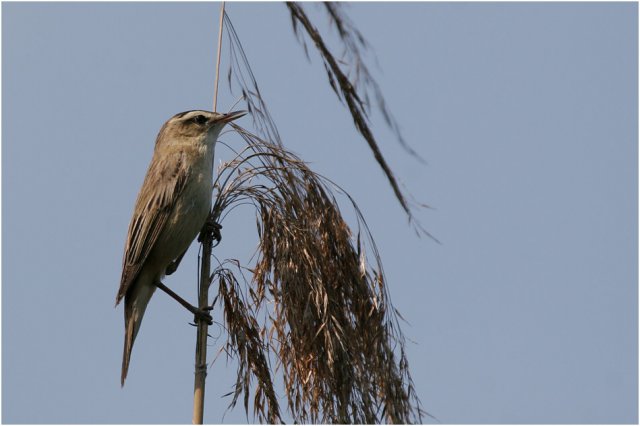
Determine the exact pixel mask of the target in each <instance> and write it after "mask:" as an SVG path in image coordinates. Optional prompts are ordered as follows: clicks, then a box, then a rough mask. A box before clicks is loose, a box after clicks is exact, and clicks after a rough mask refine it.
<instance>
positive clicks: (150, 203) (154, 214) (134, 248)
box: [116, 155, 191, 305]
mask: <svg viewBox="0 0 640 426" xmlns="http://www.w3.org/2000/svg"><path fill="white" fill-rule="evenodd" d="M154 160H155V159H154ZM190 173H191V169H190V167H188V166H187V163H186V161H185V159H184V156H183V155H168V156H165V157H164V158H163V159H162V160H161V161H152V162H151V165H150V166H149V170H148V171H147V176H146V177H145V179H144V183H143V184H142V189H141V190H140V194H139V195H138V199H137V201H136V207H135V209H134V213H133V217H132V218H131V223H130V224H129V232H128V234H127V243H126V245H125V249H124V258H123V260H122V277H121V278H120V289H119V290H118V295H117V297H116V305H117V304H118V303H120V301H121V300H122V298H123V297H124V295H125V294H126V293H127V289H128V288H129V286H130V285H131V283H132V282H133V281H134V280H135V279H136V278H137V276H138V274H139V272H140V269H141V267H142V265H143V264H144V262H145V260H146V259H147V257H148V256H149V253H150V251H151V249H152V248H153V246H154V245H155V243H156V241H157V240H158V235H160V233H161V232H162V230H163V228H164V225H165V223H166V221H167V218H168V217H169V216H170V215H171V212H172V210H173V208H174V206H175V204H176V200H177V199H178V197H179V196H180V194H181V193H182V192H183V191H184V188H185V186H186V183H187V180H188V178H189V175H190Z"/></svg>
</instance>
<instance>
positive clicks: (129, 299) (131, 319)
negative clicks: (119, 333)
mask: <svg viewBox="0 0 640 426" xmlns="http://www.w3.org/2000/svg"><path fill="white" fill-rule="evenodd" d="M154 290H155V286H153V285H145V284H143V283H141V282H136V283H134V285H133V286H131V288H130V289H129V291H128V292H127V294H126V296H125V298H124V349H123V352H122V374H121V376H120V386H124V381H125V379H126V378H127V372H128V371H129V361H130V360H131V350H132V349H133V342H134V341H135V340H136V336H137V335H138V330H140V324H141V323H142V317H143V316H144V312H145V310H146V309H147V305H148V304H149V300H150V299H151V296H152V295H153V291H154Z"/></svg>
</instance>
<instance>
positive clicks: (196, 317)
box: [193, 306, 213, 325]
mask: <svg viewBox="0 0 640 426" xmlns="http://www.w3.org/2000/svg"><path fill="white" fill-rule="evenodd" d="M212 309H213V306H207V307H206V308H204V309H200V308H196V309H195V311H194V312H193V322H195V323H196V324H198V322H200V321H204V322H206V323H207V324H209V325H213V317H212V316H211V314H210V313H209V312H211V310H212Z"/></svg>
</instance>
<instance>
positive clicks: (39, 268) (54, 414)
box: [2, 3, 638, 423]
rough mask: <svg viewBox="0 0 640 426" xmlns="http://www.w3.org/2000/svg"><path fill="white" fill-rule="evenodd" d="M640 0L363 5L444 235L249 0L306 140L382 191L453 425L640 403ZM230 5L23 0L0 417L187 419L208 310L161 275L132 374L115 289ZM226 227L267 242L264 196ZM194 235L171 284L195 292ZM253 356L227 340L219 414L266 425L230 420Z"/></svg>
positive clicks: (611, 417) (297, 136)
mask: <svg viewBox="0 0 640 426" xmlns="http://www.w3.org/2000/svg"><path fill="white" fill-rule="evenodd" d="M637 8H638V6H637V4H636V3H606V4H603V3H588V4H581V3H559V4H555V3H533V4H532V3H519V4H510V3H487V4H482V3H475V4H467V3H455V4H453V3H451V4H439V3H428V4H420V3H411V4H406V3H405V4H384V3H383V4H380V3H378V4H352V5H350V6H349V9H348V11H349V13H350V15H351V17H352V19H353V21H354V23H355V24H356V25H357V26H358V28H359V29H360V30H361V31H362V33H363V34H364V35H365V36H366V38H367V39H368V40H369V42H370V43H371V45H372V47H373V50H374V51H375V54H376V55H375V58H374V57H371V59H372V63H375V59H376V58H377V63H378V64H379V67H377V66H375V65H374V66H373V69H374V71H375V75H376V77H377V78H378V81H379V83H380V85H381V87H382V90H383V92H384V94H385V95H386V99H387V101H388V104H389V107H390V108H391V110H392V111H393V112H394V114H395V116H396V117H397V119H398V121H399V122H400V125H401V128H402V130H403V132H404V135H405V137H406V139H407V141H408V142H409V143H410V144H411V145H412V146H413V147H414V148H415V149H416V150H417V151H418V152H419V153H420V154H421V155H422V156H423V157H424V158H425V159H426V160H427V162H428V165H423V164H420V163H419V162H417V161H416V160H415V159H414V158H412V157H411V156H410V155H408V154H407V153H406V152H404V151H403V150H402V149H401V148H400V147H399V145H398V143H397V142H396V141H395V140H394V139H393V137H392V135H391V134H390V132H389V131H388V130H387V129H386V128H385V127H384V125H383V124H382V121H381V119H380V116H379V115H374V116H373V123H374V129H375V132H376V134H377V136H378V138H379V140H380V142H381V147H382V150H383V152H384V154H385V155H386V156H387V159H388V161H389V163H390V165H391V167H392V169H393V170H394V171H395V172H396V175H397V177H398V179H399V180H400V181H401V182H402V183H403V185H405V187H406V190H407V192H408V193H410V194H411V195H412V196H413V197H414V198H415V199H416V200H418V201H420V202H424V203H428V204H429V205H431V206H433V207H434V209H432V210H419V211H417V216H418V218H419V219H420V221H421V222H422V224H423V225H424V226H425V228H427V229H428V230H429V231H430V232H431V233H432V234H434V235H435V236H436V237H437V238H438V239H439V240H441V241H442V244H441V245H438V244H436V243H434V242H433V241H432V240H430V239H428V238H422V239H420V238H417V237H416V236H415V234H414V233H413V231H412V229H411V228H410V227H409V226H408V225H407V221H406V216H405V215H404V214H403V212H402V210H401V208H400V207H399V205H398V203H397V202H396V200H395V199H394V197H393V193H392V190H391V188H390V187H389V185H388V184H387V182H386V180H385V178H384V176H383V174H382V172H381V170H380V169H379V167H378V166H377V165H376V164H375V163H374V161H373V156H372V155H371V153H370V151H369V149H368V148H367V146H366V144H365V143H364V142H363V140H361V138H360V137H359V136H358V135H357V134H356V132H355V130H354V129H353V126H352V123H351V119H350V118H349V116H348V114H347V112H346V110H345V108H344V107H343V106H341V104H340V103H339V102H338V101H337V100H336V97H335V95H334V94H333V93H332V92H331V91H330V89H329V86H328V85H327V82H326V75H325V71H324V69H323V68H322V64H321V62H320V60H319V59H318V57H317V56H316V55H315V54H312V55H311V59H312V62H311V63H309V62H308V61H307V59H306V58H305V56H304V52H303V49H302V48H301V46H300V45H299V44H298V42H297V41H296V39H295V37H294V36H293V33H292V30H291V25H290V19H289V16H288V12H287V10H286V8H285V7H284V5H282V4H276V3H271V4H264V3H263V4H256V3H242V4H238V3H231V4H229V5H228V13H229V15H230V17H231V19H232V21H233V23H234V25H235V28H236V30H237V32H238V34H239V36H240V39H241V41H242V43H243V45H244V48H245V51H246V54H247V56H248V58H249V61H250V63H251V65H252V67H253V71H254V72H255V75H256V77H257V79H258V82H259V84H260V87H261V90H262V93H263V95H264V97H265V99H266V101H267V103H268V105H269V107H270V109H271V112H272V115H273V117H274V118H275V120H276V122H277V124H278V126H279V130H280V132H281V134H282V137H283V140H284V143H285V145H286V146H287V147H288V148H289V149H291V150H293V151H294V152H296V153H298V154H299V155H301V156H302V158H304V159H305V160H306V161H308V162H310V163H311V165H312V167H313V168H314V169H315V170H317V171H319V172H321V173H323V174H325V175H326V176H328V177H330V178H331V179H333V180H334V181H336V182H338V183H339V184H341V185H342V186H343V187H344V188H346V189H347V190H348V191H349V192H350V193H351V194H352V195H353V197H354V198H355V199H356V201H357V202H358V203H359V205H360V207H361V209H362V211H363V212H364V214H365V216H366V219H367V221H368V223H369V225H370V227H371V230H372V231H373V234H374V237H375V238H376V241H377V243H378V246H379V248H380V251H381V254H382V259H383V262H384V266H385V270H386V273H387V278H388V281H389V286H390V291H391V296H392V301H393V303H394V304H395V306H396V307H397V308H398V309H399V310H400V312H401V313H402V314H403V316H404V317H405V318H406V320H407V321H408V324H405V325H404V328H403V329H404V332H405V334H406V336H407V337H408V338H409V339H411V340H412V341H414V342H415V343H409V345H408V351H409V352H408V356H409V361H410V364H411V369H412V374H413V379H414V381H415V384H416V387H417V391H418V394H419V396H420V397H421V399H422V401H423V404H424V407H425V408H426V409H427V410H428V411H429V412H430V413H431V414H433V415H434V416H436V417H437V418H438V419H439V420H440V421H442V422H443V423H487V422H488V423H636V422H637V421H638V403H637V401H638V388H637V385H638V363H637V361H638V359H637V357H638V323H637V320H638V275H637V271H638V265H637V262H638V241H637V237H638V220H637V219H638V211H637V206H638V186H637V182H638V180H637V176H638V139H637V136H638V134H637V129H638V97H637V96H638V95H637V94H638V68H637V64H638V45H637V43H638V9H637ZM307 9H308V11H309V12H310V13H311V14H312V16H313V17H315V18H316V21H317V22H318V23H319V24H321V25H320V28H322V29H323V30H326V29H327V27H326V26H325V24H326V22H327V21H326V18H325V17H324V15H322V14H320V13H319V12H320V10H321V9H320V8H319V7H318V6H317V5H315V6H314V5H307ZM218 10H219V4H217V3H210V4H208V3H191V4H188V3H187V4H185V3H183V4H172V3H163V4H158V3H145V4H141V3H118V4H115V3H92V4H83V3H64V4H55V3H47V4H44V3H3V4H2V130H3V132H2V218H3V223H2V248H3V251H2V253H3V257H2V266H3V268H2V271H3V274H2V421H3V422H4V423H25V422H27V423H42V422H46V423H189V422H190V421H191V409H192V389H193V359H194V358H193V357H194V343H195V329H194V328H192V327H191V326H189V325H188V324H187V323H188V322H189V321H190V320H191V319H192V318H191V317H190V316H189V314H188V313H187V312H186V311H184V310H183V309H182V308H181V307H180V306H178V305H177V304H176V303H175V302H173V301H172V300H169V299H168V297H166V296H165V295H163V294H161V293H157V294H156V295H155V297H154V298H153V299H152V302H151V304H150V307H149V309H148V311H147V314H146V316H145V320H144V322H143V326H142V329H141V332H140V334H139V336H138V339H137V342H136V347H135V349H134V351H133V359H132V366H131V370H130V372H129V379H128V381H127V384H126V386H125V388H124V389H121V388H120V385H119V377H120V363H121V353H122V339H123V319H122V315H123V313H122V307H119V308H118V309H114V307H113V304H114V300H115V295H116V291H117V288H118V284H119V278H120V271H121V270H120V268H121V256H122V250H123V245H124V237H125V235H126V230H127V226H128V223H129V219H130V216H131V212H132V209H133V203H134V201H135V197H136V195H137V192H138V189H139V187H140V185H141V183H142V179H143V176H144V173H145V172H146V169H147V166H148V162H149V160H150V158H151V153H152V149H153V143H154V140H155V136H156V134H157V131H158V130H159V128H160V126H161V125H162V123H163V122H164V121H165V120H166V119H167V118H169V117H170V116H171V115H173V114H174V113H177V112H180V111H183V110H188V109H194V108H198V109H211V103H212V94H213V76H214V45H215V39H216V36H217V31H218V26H217V20H218ZM325 33H326V31H325ZM227 59H228V57H227V56H225V55H224V54H223V69H225V70H226V67H227V64H228V63H227V62H224V61H226V60H227ZM221 86H223V87H224V86H226V84H225V83H224V81H223V82H222V83H221ZM233 102H234V98H233V97H231V96H228V95H226V94H223V95H222V98H221V99H220V104H219V106H220V109H222V110H226V109H228V108H229V107H230V106H231V105H232V104H233ZM240 124H241V125H244V126H250V124H251V121H250V120H249V119H248V118H244V119H242V120H241V121H240ZM223 139H224V140H227V141H233V140H234V137H233V136H230V135H227V136H225V137H224V138H223ZM217 155H218V158H225V155H226V156H227V157H226V158H228V152H225V151H224V150H221V149H219V150H218V151H217ZM345 209H346V207H345ZM223 225H224V230H223V242H222V244H221V245H220V246H219V247H218V248H217V249H216V254H217V255H218V256H219V257H221V258H225V257H234V256H238V257H241V256H244V257H243V258H244V259H246V258H247V256H248V255H250V254H251V253H252V252H253V249H254V247H255V241H256V240H255V238H256V237H255V220H254V218H253V213H252V212H251V210H250V209H246V210H244V211H241V212H240V213H239V214H238V215H236V216H233V217H229V219H228V220H227V221H225V222H224V223H223ZM196 254H197V249H196V246H195V245H194V246H192V248H191V250H190V252H189V255H188V257H187V258H185V260H183V263H182V265H181V270H180V271H178V273H176V274H174V275H173V276H171V277H169V278H168V279H167V280H166V283H167V284H168V285H169V286H170V287H172V288H174V289H175V290H176V291H178V293H181V294H182V295H184V296H185V297H187V298H188V299H190V300H193V301H195V299H196V297H195V293H196V285H195V277H196ZM215 332H216V330H213V331H212V333H213V334H215ZM223 340H224V337H222V338H220V339H219V340H218V341H212V342H211V343H212V344H213V346H212V347H211V349H210V352H209V353H210V354H212V353H214V352H215V350H216V348H217V347H219V346H220V345H221V344H222V342H223ZM234 371H235V370H234V364H233V363H229V364H226V363H225V361H224V359H223V358H220V359H219V360H218V362H217V363H216V364H215V366H214V367H213V368H212V369H211V370H210V374H209V376H208V381H207V395H206V407H205V419H206V421H208V422H214V423H217V422H223V421H224V422H233V423H238V422H239V423H244V422H246V421H247V418H246V417H245V415H244V412H243V409H242V408H241V407H237V408H236V409H235V410H232V411H230V412H228V413H227V414H226V416H225V417H223V414H224V411H225V407H226V405H227V404H228V402H229V399H228V398H223V397H222V396H223V395H224V394H226V393H227V392H229V391H230V390H231V385H232V384H233V381H234ZM249 420H251V417H249Z"/></svg>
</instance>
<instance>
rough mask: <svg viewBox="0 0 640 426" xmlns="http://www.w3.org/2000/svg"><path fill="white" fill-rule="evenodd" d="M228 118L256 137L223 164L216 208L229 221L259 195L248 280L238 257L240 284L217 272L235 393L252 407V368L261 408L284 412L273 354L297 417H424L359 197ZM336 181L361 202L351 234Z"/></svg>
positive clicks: (272, 415)
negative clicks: (234, 371) (233, 361)
mask: <svg viewBox="0 0 640 426" xmlns="http://www.w3.org/2000/svg"><path fill="white" fill-rule="evenodd" d="M231 125H232V126H233V127H234V129H235V130H236V131H237V132H238V133H239V134H240V135H241V136H242V137H243V138H244V140H245V141H246V142H247V144H248V146H247V148H246V149H245V150H243V151H242V152H240V153H239V154H238V155H237V157H236V158H235V159H234V160H232V161H230V162H229V163H226V164H223V166H222V168H221V170H219V173H218V179H217V181H216V184H217V187H218V189H219V193H218V196H217V198H216V199H215V202H214V206H213V211H214V215H216V219H217V220H218V221H221V220H222V219H223V218H224V215H225V214H226V213H228V211H230V210H231V209H233V208H234V207H235V206H237V205H240V204H252V205H253V206H255V209H256V214H257V228H258V229H257V231H258V235H259V244H258V251H257V259H256V264H255V266H254V267H253V268H252V269H251V270H250V271H251V272H252V273H253V278H252V280H251V282H250V283H249V282H248V281H247V280H246V279H244V275H243V274H242V271H243V268H241V267H240V266H239V265H236V268H235V270H236V271H239V272H240V276H241V278H242V279H241V280H240V281H242V282H243V283H244V284H243V285H241V284H240V281H239V280H238V279H237V278H236V276H235V275H234V273H233V272H232V270H233V269H234V268H229V267H227V266H224V265H225V264H223V266H221V267H220V268H219V269H218V270H216V271H215V272H214V276H212V279H213V278H215V277H217V278H218V281H219V283H220V285H219V294H218V303H219V305H221V307H222V309H223V311H224V318H225V327H226V329H227V330H228V332H229V339H228V342H227V348H226V349H227V353H228V354H230V355H235V356H236V357H237V358H238V360H239V367H238V377H237V382H236V387H235V391H234V392H233V400H232V403H231V405H235V403H236V401H237V400H238V399H239V397H240V395H241V394H244V405H245V410H247V412H248V411H249V395H250V387H251V383H252V382H253V379H255V383H256V391H255V397H254V401H253V407H254V414H255V415H257V416H258V418H259V419H260V420H261V421H269V422H276V421H280V420H281V417H280V409H279V405H278V400H277V398H276V393H275V391H274V386H273V378H272V376H271V374H272V372H271V369H270V368H269V363H270V359H271V358H272V357H275V359H276V360H277V363H278V367H279V368H280V369H281V374H282V378H283V381H284V385H285V389H286V400H287V402H286V404H287V408H288V411H289V412H290V414H291V415H292V416H293V418H294V420H295V421H296V422H303V423H378V422H389V423H410V422H419V421H421V415H422V414H423V412H422V410H421V408H420V402H419V400H418V398H417V397H416V394H415V391H414V387H413V382H412V381H411V377H410V375H409V370H408V363H407V360H406V357H405V351H404V343H405V342H404V338H403V336H402V334H401V332H400V329H399V326H398V322H397V318H396V314H395V310H394V309H393V307H392V306H391V303H390V301H389V297H388V293H387V288H386V282H385V279H384V273H383V270H382V264H381V261H380V258H379V256H378V253H377V250H376V247H375V244H374V243H373V240H372V239H371V236H370V234H369V231H368V229H367V226H366V223H365V221H364V219H363V218H362V215H361V214H360V212H359V210H358V208H357V206H356V205H355V203H354V202H353V200H352V199H351V198H350V197H349V196H348V194H346V193H345V192H344V191H343V190H342V189H341V188H340V187H338V186H337V185H335V184H334V183H332V182H331V181H330V180H328V179H326V178H324V177H322V176H320V175H318V174H316V173H314V172H313V171H312V170H310V169H309V168H308V166H307V165H306V164H305V163H304V162H303V161H302V160H300V159H299V158H298V157H296V156H295V155H293V154H292V153H290V152H288V151H286V150H285V149H284V148H282V147H281V146H279V145H277V144H273V143H268V142H266V141H264V140H262V139H260V138H259V137H257V136H255V135H253V134H251V133H249V132H247V131H246V130H244V129H242V128H240V127H239V126H237V125H235V124H231ZM334 192H335V193H339V194H343V195H345V196H346V197H347V198H348V199H349V201H350V202H351V203H352V205H353V207H354V209H355V212H356V215H357V217H358V231H357V233H356V234H355V235H354V234H353V233H352V231H351V230H350V228H349V227H348V225H347V224H346V222H345V221H344V219H343V217H342V214H341V212H340V209H339V207H338V204H337V201H336V199H335V197H334V195H333V194H334ZM365 247H366V248H367V249H368V250H369V252H370V253H371V254H372V255H373V263H372V264H370V263H369V258H368V256H367V255H366V253H365ZM227 265H228V263H227ZM246 293H248V294H249V296H248V297H247V294H246ZM259 317H260V318H263V317H264V318H266V321H265V320H263V321H262V322H261V321H259V320H258V318H259Z"/></svg>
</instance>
